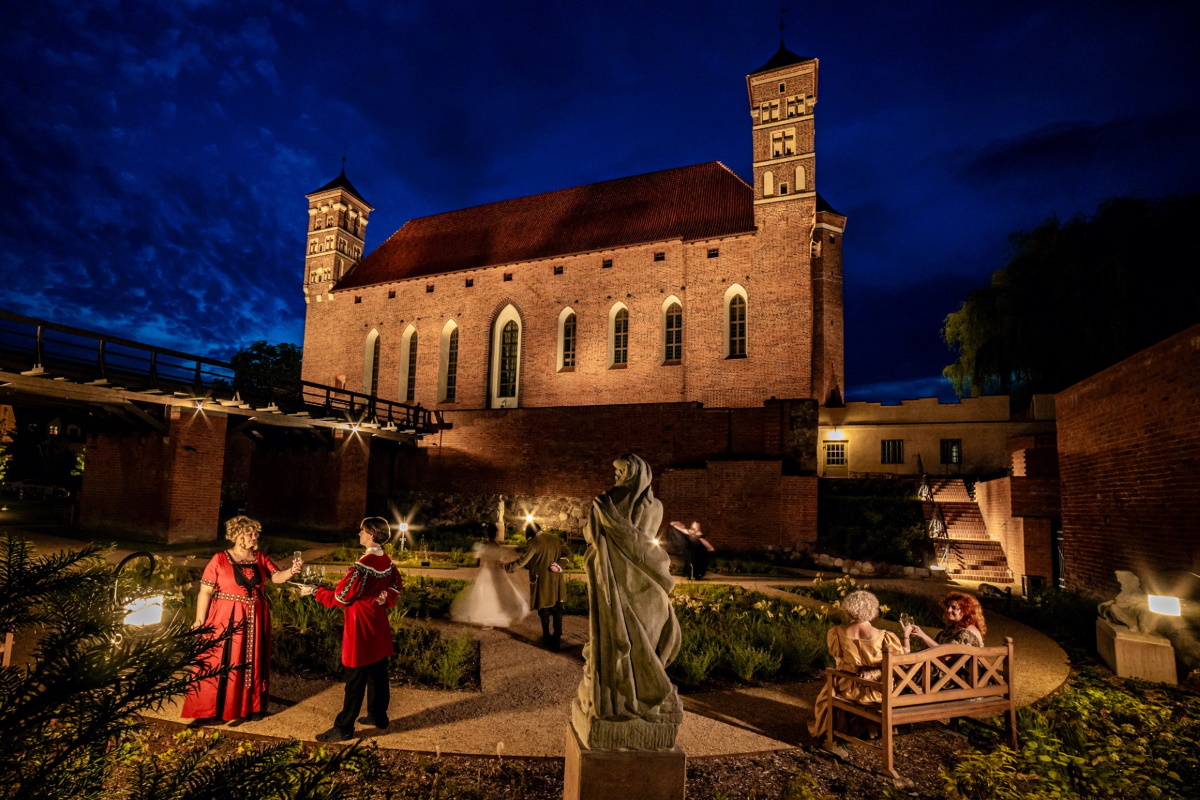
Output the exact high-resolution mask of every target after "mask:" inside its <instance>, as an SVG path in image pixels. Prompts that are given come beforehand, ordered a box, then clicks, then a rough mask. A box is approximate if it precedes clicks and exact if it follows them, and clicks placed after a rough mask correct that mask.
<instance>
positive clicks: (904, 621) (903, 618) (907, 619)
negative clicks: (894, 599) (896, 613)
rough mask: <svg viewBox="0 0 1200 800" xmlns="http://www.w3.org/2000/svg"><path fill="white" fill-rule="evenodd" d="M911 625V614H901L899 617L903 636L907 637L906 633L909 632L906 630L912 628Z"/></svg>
mask: <svg viewBox="0 0 1200 800" xmlns="http://www.w3.org/2000/svg"><path fill="white" fill-rule="evenodd" d="M912 624H913V618H912V615H911V614H901V615H900V627H901V629H903V631H904V635H905V636H907V635H908V632H909V631H908V629H909V628H910V627H912Z"/></svg>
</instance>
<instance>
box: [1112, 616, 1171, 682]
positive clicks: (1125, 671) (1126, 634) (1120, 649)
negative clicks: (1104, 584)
mask: <svg viewBox="0 0 1200 800" xmlns="http://www.w3.org/2000/svg"><path fill="white" fill-rule="evenodd" d="M1096 649H1097V650H1099V651H1100V657H1101V658H1103V659H1104V663H1106V664H1108V666H1109V668H1110V669H1111V670H1112V671H1113V672H1115V673H1116V674H1117V675H1120V676H1121V677H1122V678H1141V679H1142V680H1145V681H1157V682H1159V683H1169V684H1172V685H1174V684H1175V683H1176V682H1177V681H1176V675H1175V648H1174V647H1172V646H1171V642H1170V641H1169V640H1168V639H1167V638H1166V637H1165V636H1159V635H1158V634H1154V633H1138V632H1137V631H1133V630H1130V629H1129V628H1126V627H1125V626H1124V625H1114V624H1113V623H1111V622H1109V621H1108V620H1106V619H1097V620H1096Z"/></svg>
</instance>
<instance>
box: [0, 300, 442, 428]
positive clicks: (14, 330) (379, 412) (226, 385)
mask: <svg viewBox="0 0 1200 800" xmlns="http://www.w3.org/2000/svg"><path fill="white" fill-rule="evenodd" d="M55 334H57V335H55ZM0 368H13V369H15V370H18V371H21V372H27V373H29V374H40V373H43V372H46V371H47V370H48V369H54V370H56V371H60V372H67V373H69V374H70V375H71V376H72V377H76V378H80V379H82V380H83V381H85V382H90V383H93V384H98V385H105V384H110V383H111V382H113V381H122V382H131V383H137V384H141V385H142V386H140V387H139V388H141V389H142V390H144V391H147V390H148V391H158V392H165V391H171V390H184V389H186V390H187V391H189V392H191V393H192V394H193V395H194V396H195V397H196V398H197V399H205V398H209V399H213V400H225V401H233V400H239V401H240V400H246V401H248V402H250V403H251V404H252V405H254V406H255V407H256V408H269V409H272V410H278V411H280V412H282V413H296V412H304V413H307V414H309V415H310V416H312V415H316V414H319V415H323V416H326V417H340V418H342V419H344V420H345V421H347V422H350V423H353V424H364V423H366V424H374V425H378V426H380V427H394V428H396V429H401V430H405V431H413V432H417V433H428V432H432V431H433V430H435V429H436V428H437V423H436V421H435V417H434V416H433V415H432V414H431V412H430V411H429V410H428V409H425V408H423V407H421V406H420V405H409V404H407V403H398V402H395V401H393V400H385V399H383V398H380V397H378V396H376V395H373V394H365V393H363V392H355V391H350V390H347V389H342V388H338V387H334V386H326V385H324V384H319V383H313V382H311V381H304V380H293V379H285V380H272V379H270V378H269V376H266V375H264V374H263V373H259V372H255V371H253V370H238V369H235V368H234V366H233V365H232V364H230V363H229V362H226V361H220V360H218V359H215V358H209V357H207V356H200V355H195V354H193V353H185V352H182V351H180V350H172V349H170V348H166V347H158V346H156V345H149V344H145V343H142V342H137V341H133V340H132V339H124V338H122V337H119V336H109V335H108V334H103V333H99V332H96V331H90V330H87V329H84V328H76V327H73V326H70V325H62V324H60V323H56V322H49V321H46V320H41V319H36V318H34V317H27V316H25V315H22V314H15V313H13V312H11V311H3V310H0ZM256 377H257V378H259V379H260V382H261V384H262V386H263V392H262V393H261V394H260V395H259V396H252V397H247V398H242V397H240V395H239V394H238V391H237V389H236V388H235V385H236V384H237V383H239V382H240V381H239V378H241V379H252V378H256Z"/></svg>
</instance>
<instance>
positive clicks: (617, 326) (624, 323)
mask: <svg viewBox="0 0 1200 800" xmlns="http://www.w3.org/2000/svg"><path fill="white" fill-rule="evenodd" d="M628 363H629V309H628V308H626V307H625V306H624V304H622V303H617V304H616V305H615V306H613V307H612V310H611V311H610V312H609V315H608V365H609V366H610V367H624V366H626V365H627V364H628Z"/></svg>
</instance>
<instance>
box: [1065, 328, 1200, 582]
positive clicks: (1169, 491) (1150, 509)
mask: <svg viewBox="0 0 1200 800" xmlns="http://www.w3.org/2000/svg"><path fill="white" fill-rule="evenodd" d="M1055 405H1056V407H1057V409H1058V451H1059V470H1060V473H1061V475H1062V506H1063V534H1064V550H1065V561H1066V564H1065V571H1066V579H1067V585H1068V586H1069V587H1070V588H1072V589H1076V590H1080V591H1085V592H1090V593H1094V594H1101V595H1102V594H1109V593H1111V592H1114V591H1115V590H1116V589H1117V585H1116V580H1115V578H1114V577H1113V571H1114V570H1117V569H1128V570H1132V571H1134V572H1136V573H1138V574H1139V575H1141V576H1142V578H1143V582H1144V585H1145V581H1146V580H1147V578H1148V577H1149V576H1151V575H1153V574H1155V573H1157V572H1160V571H1162V570H1168V569H1186V570H1190V571H1192V572H1200V413H1197V409H1200V325H1198V326H1195V327H1193V328H1190V329H1188V330H1186V331H1184V332H1182V333H1179V334H1177V335H1175V336H1173V337H1171V338H1169V339H1167V340H1165V341H1163V342H1160V343H1159V344H1157V345H1155V346H1153V347H1150V348H1148V349H1146V350H1143V351H1142V352H1140V353H1137V354H1136V355H1133V356H1131V357H1130V358H1127V359H1126V360H1124V361H1122V362H1121V363H1119V364H1116V365H1114V366H1112V367H1110V368H1108V369H1106V370H1104V371H1103V372H1100V373H1097V374H1096V375H1093V376H1092V377H1090V378H1087V379H1086V380H1083V381H1081V382H1079V383H1077V384H1075V385H1074V386H1072V387H1071V388H1069V389H1067V390H1066V391H1064V392H1061V393H1060V394H1059V395H1057V397H1056V399H1055Z"/></svg>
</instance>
